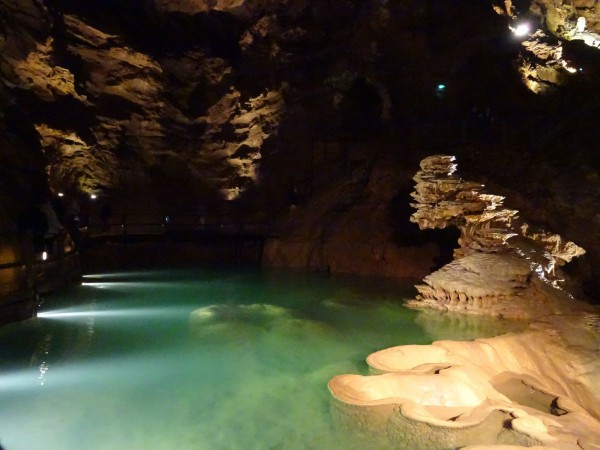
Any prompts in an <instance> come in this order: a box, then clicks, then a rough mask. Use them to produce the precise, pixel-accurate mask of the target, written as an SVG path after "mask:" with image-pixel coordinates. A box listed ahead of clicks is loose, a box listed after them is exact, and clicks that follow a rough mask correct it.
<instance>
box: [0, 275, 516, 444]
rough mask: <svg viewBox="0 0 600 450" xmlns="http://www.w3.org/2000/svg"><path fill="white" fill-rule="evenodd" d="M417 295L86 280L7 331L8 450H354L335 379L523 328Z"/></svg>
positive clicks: (237, 279) (330, 283)
mask: <svg viewBox="0 0 600 450" xmlns="http://www.w3.org/2000/svg"><path fill="white" fill-rule="evenodd" d="M412 295H414V292H413V289H412V285H411V284H410V283H407V282H404V283H402V282H399V281H392V280H386V279H373V278H360V277H343V276H336V277H332V276H327V275H324V274H316V273H308V274H307V273H294V272H286V271H265V270H259V269H240V268H234V269H227V268H220V269H214V268H213V269H207V268H192V269H190V268H186V269H179V270H151V271H131V272H113V273H90V274H87V275H84V276H83V278H82V283H81V284H80V285H77V286H73V287H70V288H68V289H67V290H65V291H63V292H61V293H58V294H53V295H51V296H49V297H48V298H46V299H45V301H44V303H43V304H42V305H41V307H40V312H39V317H37V318H35V319H31V320H27V321H24V322H21V323H18V324H12V325H8V326H6V327H3V328H0V355H1V359H0V445H1V446H2V448H3V449H5V450H37V449H50V450H58V449H60V450H74V449H77V450H81V449H86V450H97V449H110V450H115V449H128V450H131V449H140V450H141V449H145V450H148V449H159V450H162V449H178V450H185V449H194V450H203V449H211V450H214V449H217V450H219V449H223V450H233V449H244V450H247V449H252V450H254V449H284V450H287V449H292V450H293V449H329V450H332V449H333V450H335V449H351V448H353V446H352V445H353V444H352V441H351V440H350V441H347V440H346V439H345V437H344V435H343V434H341V433H340V432H337V431H336V429H335V426H334V425H333V423H332V421H331V419H330V394H329V392H328V390H327V381H328V380H329V379H330V378H331V377H333V376H335V375H338V374H342V373H357V374H366V373H367V370H368V369H367V365H366V363H365V362H364V359H365V357H366V356H367V355H369V354H370V353H372V352H374V351H377V350H380V349H383V348H385V347H390V346H394V345H400V344H429V343H431V342H432V341H433V340H437V339H472V338H475V337H480V336H491V335H495V334H500V333H502V332H504V331H508V329H509V328H511V327H513V324H511V323H509V322H506V321H493V320H491V319H484V318H479V319H478V318H474V317H471V318H459V317H452V316H447V315H446V316H443V315H440V314H439V313H436V314H431V313H422V312H417V311H413V310H409V309H407V308H405V307H403V305H402V303H403V299H405V298H409V297H411V296H412Z"/></svg>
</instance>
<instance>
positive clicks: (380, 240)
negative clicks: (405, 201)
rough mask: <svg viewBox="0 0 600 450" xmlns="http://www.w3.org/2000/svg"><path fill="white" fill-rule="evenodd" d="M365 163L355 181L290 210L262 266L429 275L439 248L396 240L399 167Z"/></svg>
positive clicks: (268, 246) (270, 242)
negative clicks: (395, 215)
mask: <svg viewBox="0 0 600 450" xmlns="http://www.w3.org/2000/svg"><path fill="white" fill-rule="evenodd" d="M364 163H365V164H366V167H365V168H364V169H365V171H364V172H362V173H361V174H360V175H358V174H355V175H354V176H355V178H352V177H350V178H346V180H345V182H344V183H340V184H339V185H335V186H332V187H330V188H329V189H328V190H325V191H324V192H323V193H322V194H321V195H319V196H317V197H316V198H313V199H311V201H310V202H308V203H305V202H304V201H302V199H301V200H300V204H298V205H296V204H294V205H291V211H290V212H289V214H288V215H287V216H286V217H285V218H284V219H282V220H281V222H279V223H278V224H276V227H275V233H276V234H277V236H276V237H274V238H272V239H269V240H268V241H267V243H266V245H265V249H264V253H263V264H264V265H267V266H274V267H295V268H307V269H316V270H323V271H328V272H332V273H356V274H364V275H383V276H393V277H409V278H414V277H419V275H420V274H424V273H427V272H428V271H429V270H430V268H431V266H432V265H433V264H434V263H433V260H434V258H435V257H436V256H438V248H437V246H435V245H432V244H428V245H427V244H421V245H419V244H418V242H413V243H412V244H411V243H410V242H409V241H410V239H407V240H406V241H401V242H398V241H397V238H396V236H395V234H396V233H397V232H398V230H396V229H395V227H394V221H393V220H392V218H393V201H394V199H395V197H396V196H397V195H398V186H399V185H400V186H401V185H402V184H403V183H404V181H403V180H401V179H400V178H399V175H400V173H399V172H398V171H397V169H398V168H397V166H396V165H395V164H394V163H393V162H392V161H391V160H389V159H385V160H375V161H372V162H370V163H369V162H368V160H365V161H364ZM370 164H372V168H369V165H370ZM338 176H339V175H338Z"/></svg>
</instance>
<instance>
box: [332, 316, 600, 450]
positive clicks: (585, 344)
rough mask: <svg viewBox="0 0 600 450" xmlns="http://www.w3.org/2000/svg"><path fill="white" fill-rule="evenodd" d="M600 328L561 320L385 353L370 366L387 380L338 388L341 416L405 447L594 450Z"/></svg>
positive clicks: (578, 319)
mask: <svg viewBox="0 0 600 450" xmlns="http://www.w3.org/2000/svg"><path fill="white" fill-rule="evenodd" d="M597 323H598V316H597V315H583V316H582V315H581V314H579V315H570V316H553V317H550V318H548V319H546V320H545V321H540V322H536V323H534V324H533V325H532V326H531V327H530V328H529V329H528V330H527V331H526V332H524V333H519V334H508V335H504V336H499V337H495V338H488V339H477V340H475V341H467V342H459V341H438V342H435V343H434V344H432V345H429V346H428V345H423V346H417V345H410V346H399V347H393V348H389V349H385V350H382V351H379V352H376V353H373V354H371V355H369V357H368V358H367V362H368V364H369V366H370V367H371V368H372V369H373V370H374V371H375V372H376V373H380V374H382V375H373V376H367V377H363V376H358V375H342V376H339V377H335V378H333V379H332V380H331V381H330V383H329V389H330V391H331V393H332V394H333V396H334V398H335V400H334V403H333V405H332V406H333V409H332V411H333V412H334V416H335V418H336V420H337V423H338V425H339V426H341V427H343V428H345V429H347V431H348V433H353V432H354V433H356V435H357V438H358V439H365V441H368V440H369V439H371V438H373V439H378V440H379V441H381V440H382V439H387V442H388V443H389V445H394V446H399V447H402V448H411V449H446V448H457V447H462V446H467V445H474V446H475V445H477V446H478V447H473V448H488V447H487V446H490V447H489V448H492V449H495V448H502V447H496V446H498V445H500V444H503V445H519V446H526V447H531V446H533V445H543V446H544V448H546V447H550V448H560V449H576V448H582V449H589V450H591V449H595V448H597V447H596V446H595V445H596V443H597V442H599V440H598V439H599V438H600V421H598V418H599V417H600V408H599V406H598V405H599V404H600V403H599V402H598V400H599V394H598V386H599V385H600V384H599V382H600V379H599V375H600V364H598V363H597V359H596V358H595V357H593V356H592V355H594V354H596V352H597V350H598V329H597V328H596V326H597ZM539 348H543V349H544V352H539V351H538V350H537V349H539ZM564 361H570V363H569V364H565V363H564ZM353 427H356V428H358V429H356V428H355V429H354V431H351V430H352V429H353ZM479 446H480V447H479ZM469 448H471V447H469ZM511 448H512V447H511Z"/></svg>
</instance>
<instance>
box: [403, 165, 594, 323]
mask: <svg viewBox="0 0 600 450" xmlns="http://www.w3.org/2000/svg"><path fill="white" fill-rule="evenodd" d="M455 170H456V165H455V163H454V158H453V157H451V156H445V155H437V156H431V157H428V158H425V159H424V160H423V161H422V163H421V170H420V171H419V172H417V174H416V175H415V177H414V180H415V182H416V185H415V192H414V193H413V194H412V196H413V198H414V199H415V200H417V202H418V203H413V204H412V206H413V207H414V208H416V212H415V213H414V214H413V215H412V217H411V221H413V222H416V223H417V224H418V225H419V227H420V228H421V229H423V228H445V227H447V226H456V227H458V228H459V229H460V231H461V235H460V238H459V240H458V243H459V244H460V248H458V249H456V250H455V251H454V256H455V258H456V259H455V260H454V261H453V262H451V263H450V264H448V265H446V266H444V267H443V268H442V269H440V270H438V271H436V272H434V273H432V274H430V275H428V276H427V277H425V279H424V280H423V281H424V282H425V284H424V285H419V286H417V290H418V291H419V296H418V297H417V299H416V300H415V301H411V302H409V303H408V305H409V306H415V307H432V308H437V309H442V310H446V311H460V312H464V313H471V314H490V315H497V316H500V317H506V318H528V317H540V316H543V315H548V314H557V313H566V312H569V311H572V310H573V308H576V309H577V310H589V308H588V307H586V306H585V305H584V304H582V303H581V302H578V301H576V300H575V299H573V298H572V297H570V296H569V294H568V293H566V292H565V291H564V290H562V289H561V288H560V286H561V284H562V282H563V281H564V276H563V274H562V273H561V272H560V269H559V267H560V266H562V265H563V264H565V263H566V262H568V261H570V260H571V259H572V258H574V257H577V256H580V255H582V254H584V253H585V251H584V250H583V249H582V248H581V247H579V246H577V245H576V244H574V243H573V242H568V241H566V240H565V239H563V238H562V237H561V236H559V235H556V234H553V233H548V232H544V231H536V230H533V229H532V227H531V226H529V225H528V224H527V223H525V222H524V221H523V220H521V219H520V218H519V217H518V211H516V210H511V209H507V208H504V207H503V206H502V204H503V201H504V198H503V197H501V196H498V195H490V194H487V193H485V192H484V191H483V186H482V185H480V184H477V183H473V182H469V181H464V180H462V179H461V178H460V177H458V175H456V174H455Z"/></svg>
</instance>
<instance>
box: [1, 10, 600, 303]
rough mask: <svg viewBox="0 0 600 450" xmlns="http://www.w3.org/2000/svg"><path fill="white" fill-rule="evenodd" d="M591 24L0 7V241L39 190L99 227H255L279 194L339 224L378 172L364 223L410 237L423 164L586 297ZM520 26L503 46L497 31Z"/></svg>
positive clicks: (489, 13) (563, 16)
mask: <svg viewBox="0 0 600 450" xmlns="http://www.w3.org/2000/svg"><path fill="white" fill-rule="evenodd" d="M596 6H597V2H595V1H583V0H582V1H572V2H566V1H563V2H549V1H543V0H535V1H531V2H529V1H519V2H517V1H493V2H489V3H488V2H477V1H470V0H463V1H458V2H457V1H449V0H448V1H435V2H422V1H416V0H415V1H404V2H386V1H379V0H368V1H350V0H347V1H341V2H340V1H323V2H318V4H314V2H307V1H305V0H287V1H284V2H273V1H267V0H246V1H242V0H237V1H211V2H208V1H204V0H196V1H194V0H160V1H159V0H156V1H151V0H135V1H129V2H121V1H116V0H110V1H103V2H99V1H98V2H96V1H92V2H79V1H75V0H24V1H19V2H17V1H13V0H0V12H1V14H0V23H1V28H2V30H3V32H2V35H1V38H0V50H1V51H0V78H1V79H2V83H0V102H1V105H2V116H1V117H0V139H2V143H3V145H2V147H1V151H0V158H1V161H0V163H1V164H0V170H1V171H2V172H1V173H2V177H0V183H2V186H1V187H2V189H1V191H0V196H1V202H0V204H1V205H2V210H0V215H1V217H2V220H1V223H2V226H3V228H9V229H10V228H11V227H13V226H14V225H11V223H12V221H13V220H14V218H15V217H16V216H17V215H18V213H19V211H20V210H22V208H23V207H24V204H26V203H27V202H29V201H35V197H36V195H37V193H38V191H39V190H41V189H42V188H43V187H44V186H45V185H46V183H49V185H50V186H51V188H52V189H53V190H54V191H57V190H64V191H67V192H73V193H74V194H77V195H80V196H85V195H89V194H91V193H98V194H104V195H106V196H107V198H109V199H111V200H112V201H113V202H116V205H115V208H116V209H117V211H118V210H119V208H120V209H123V210H128V211H129V210H138V211H140V212H148V211H150V212H156V211H164V210H165V209H166V208H170V209H172V210H173V211H174V212H186V213H192V212H194V211H195V209H196V206H197V204H198V203H204V204H210V205H212V206H214V207H216V208H218V207H221V206H222V205H225V204H233V205H236V207H240V208H242V207H243V208H248V209H254V210H257V211H259V212H260V213H261V214H266V215H270V216H271V217H273V216H278V215H280V214H285V213H286V212H288V211H289V206H290V205H289V203H290V201H291V200H290V192H294V197H296V198H295V199H294V200H293V202H294V203H297V205H295V206H298V207H299V208H304V209H305V210H304V213H305V214H309V215H310V210H309V209H308V208H309V205H318V204H320V203H319V202H321V204H322V202H323V201H324V200H319V199H320V198H326V197H327V196H329V197H331V198H332V201H331V203H330V207H331V208H334V209H336V208H337V210H339V209H340V208H342V209H344V208H345V209H346V210H347V211H351V209H352V208H354V207H356V205H358V204H360V203H361V202H363V200H365V199H368V198H373V197H372V196H371V195H370V191H369V190H368V189H369V186H373V183H376V181H374V178H375V177H378V176H379V174H381V173H383V172H382V171H373V172H372V173H371V172H370V171H371V169H374V168H376V167H380V162H381V161H384V162H385V163H384V164H388V165H389V167H393V168H396V169H397V173H398V174H399V178H394V177H387V178H385V177H384V178H381V179H382V180H385V179H387V180H388V181H389V180H392V179H394V180H395V181H393V182H394V183H397V185H396V186H397V187H396V188H391V189H392V190H393V189H397V192H396V193H395V195H389V196H387V197H386V198H387V200H386V201H385V202H383V203H382V206H380V208H381V209H382V210H383V211H384V214H383V215H382V216H381V217H387V218H388V219H390V220H391V222H392V223H394V224H395V225H394V230H395V233H396V237H397V236H398V234H400V235H402V234H404V235H405V236H410V235H411V233H413V232H414V230H413V229H412V228H411V225H410V224H409V222H408V215H409V214H410V213H409V212H408V211H406V210H405V209H406V208H404V209H402V208H397V205H398V201H399V199H404V198H406V199H408V192H409V190H410V175H409V174H411V173H413V172H414V169H415V168H416V167H417V163H418V161H419V160H420V159H421V158H422V157H423V156H425V155H426V154H430V153H431V152H433V151H435V152H442V153H452V154H456V155H457V156H458V157H459V158H460V160H461V162H462V168H463V171H464V172H465V174H466V175H467V176H469V178H470V179H477V180H478V181H482V182H485V183H486V184H492V185H494V192H498V193H500V194H503V195H504V194H505V193H507V195H506V196H507V198H509V199H511V201H513V202H514V203H515V204H514V205H508V206H510V207H514V208H515V209H518V210H519V211H521V214H523V215H524V216H525V217H526V218H527V219H528V220H529V221H530V222H540V225H545V228H547V229H550V230H552V231H555V232H560V233H561V234H562V235H564V236H565V237H567V238H569V239H572V240H574V241H575V242H577V243H578V244H579V245H581V246H582V247H584V248H585V249H586V250H587V254H586V256H585V257H584V258H582V262H581V263H578V264H579V267H578V268H577V270H581V271H582V272H584V273H586V274H587V279H588V283H589V285H590V289H591V290H592V291H593V290H594V288H596V289H597V286H593V284H594V283H593V280H594V279H595V278H596V279H598V276H597V275H598V269H595V268H596V267H600V264H598V263H599V262H600V236H598V233H597V232H596V229H598V227H597V225H598V221H599V220H600V216H599V215H598V211H599V208H598V205H599V204H600V199H599V198H598V195H599V194H598V193H599V192H600V189H599V187H600V186H599V183H600V176H599V170H600V158H598V156H597V155H596V153H595V147H596V145H597V136H596V134H595V133H594V132H593V130H594V128H593V125H594V123H595V121H596V118H597V117H598V115H599V113H600V111H599V105H598V102H597V101H596V100H595V98H596V96H595V95H593V94H594V92H595V86H596V81H597V77H598V75H597V74H600V57H599V56H598V55H599V54H600V53H599V51H598V49H597V48H595V45H594V36H595V33H596V32H597V31H600V25H599V22H600V21H599V20H598V17H597V15H596V14H597V12H596ZM579 18H584V19H585V26H584V28H581V24H582V21H581V20H580V19H579ZM525 19H527V20H529V21H530V23H531V26H532V29H531V31H530V33H529V34H528V35H526V36H524V37H522V38H516V37H515V36H514V35H513V34H512V33H511V32H510V30H509V26H511V27H514V26H516V25H517V23H518V22H520V21H522V20H525ZM578 24H579V25H578ZM578 26H579V28H578ZM573 69H575V72H573ZM375 162H378V163H375ZM361 179H362V180H367V181H368V182H359V183H354V184H353V186H354V187H353V188H352V189H353V190H354V191H356V189H358V188H357V186H362V187H361V189H363V188H364V189H366V190H364V191H361V192H358V193H353V194H352V195H350V196H349V198H350V200H348V201H340V198H338V199H337V200H336V199H335V192H336V189H337V190H338V191H339V190H342V191H343V186H344V185H347V184H348V183H349V182H350V184H352V180H355V181H356V180H361ZM369 180H370V181H369ZM336 186H337V187H336ZM294 188H295V190H294ZM386 189H390V188H386ZM354 191H353V192H354ZM140 199H141V200H140ZM366 204H368V201H367V203H366ZM313 208H317V209H318V208H321V210H322V209H323V207H318V206H313ZM327 208H329V206H328V207H327ZM367 209H368V208H367ZM296 212H298V211H296ZM349 214H350V215H352V212H350V213H349ZM297 215H298V214H297ZM317 215H318V214H317ZM342 216H343V215H342ZM285 220H289V219H285ZM309 221H310V220H309ZM292 222H293V221H292ZM343 225H344V224H343V221H342V222H339V223H337V222H336V221H333V222H332V223H331V224H330V225H329V229H336V228H337V229H339V228H340V227H341V226H343ZM367 225H368V224H367ZM385 226H386V227H389V226H390V225H389V221H388V222H387V223H386V225H385ZM300 228H302V226H300ZM367 228H369V226H367ZM369 229H370V228H369ZM350 234H352V233H350ZM374 234H375V235H377V232H374ZM393 234H394V233H391V234H390V233H388V232H387V231H386V232H384V233H383V235H385V236H393ZM284 238H285V236H284ZM386 239H387V238H386ZM390 239H392V240H393V239H394V238H393V237H392V238H390ZM394 245H395V244H394ZM304 262H306V261H304ZM296 263H298V261H296ZM319 265H321V266H322V265H323V264H321V263H320V264H319Z"/></svg>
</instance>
